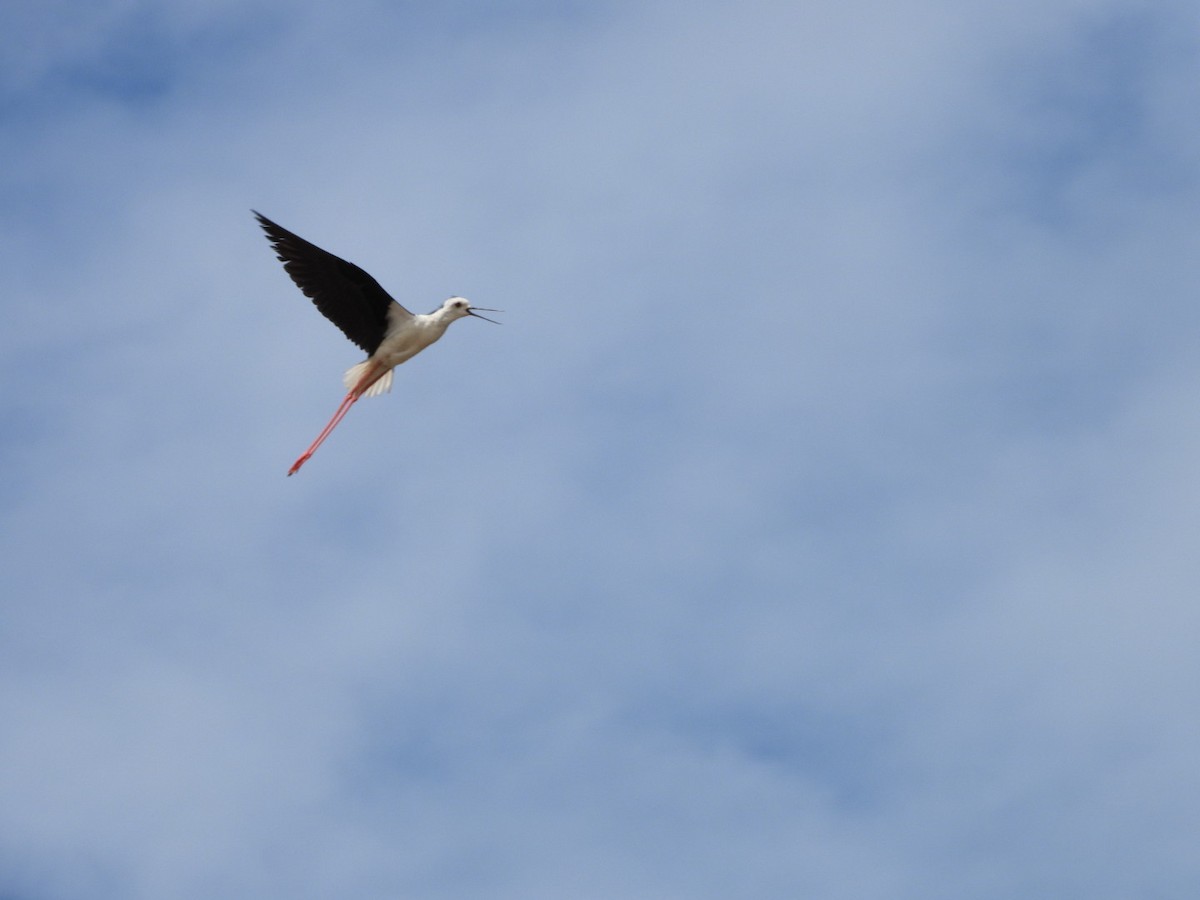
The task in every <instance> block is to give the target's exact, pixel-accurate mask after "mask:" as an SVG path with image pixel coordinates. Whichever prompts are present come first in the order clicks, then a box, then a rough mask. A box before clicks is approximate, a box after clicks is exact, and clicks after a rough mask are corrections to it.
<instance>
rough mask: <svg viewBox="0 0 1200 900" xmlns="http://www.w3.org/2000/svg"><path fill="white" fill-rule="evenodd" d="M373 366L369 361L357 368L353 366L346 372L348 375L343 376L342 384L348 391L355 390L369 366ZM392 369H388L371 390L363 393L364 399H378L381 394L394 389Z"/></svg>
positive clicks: (364, 361)
mask: <svg viewBox="0 0 1200 900" xmlns="http://www.w3.org/2000/svg"><path fill="white" fill-rule="evenodd" d="M370 364H371V361H370V360H369V359H367V360H363V361H362V362H360V363H359V364H358V365H357V366H351V367H350V368H349V369H347V370H346V374H345V375H343V376H342V384H344V385H345V386H346V390H348V391H352V390H354V387H355V385H357V384H358V383H359V381H361V380H362V377H363V375H364V374H365V373H366V371H367V366H369V365H370ZM392 371H393V370H392V369H388V370H387V371H386V372H384V373H383V374H382V375H380V376H379V378H378V380H376V381H375V383H374V384H372V385H371V386H370V387H369V388H367V389H366V390H365V391H363V392H362V396H363V397H378V396H379V395H380V394H386V393H387V392H388V391H390V390H391V389H392Z"/></svg>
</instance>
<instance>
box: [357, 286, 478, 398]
mask: <svg viewBox="0 0 1200 900" xmlns="http://www.w3.org/2000/svg"><path fill="white" fill-rule="evenodd" d="M470 310H471V305H470V303H469V302H468V301H467V299H466V298H465V297H451V298H450V299H449V300H447V301H446V302H445V303H443V304H442V305H441V307H440V308H438V309H436V310H434V311H433V312H431V313H418V314H416V315H414V314H412V313H410V312H408V311H407V310H405V309H404V308H403V307H401V306H398V305H397V306H393V307H392V308H391V309H389V310H388V331H387V336H386V337H385V338H384V339H383V342H382V343H381V344H380V345H379V348H378V349H377V350H376V351H375V352H374V353H372V354H371V356H370V357H369V358H367V359H365V360H363V361H362V362H360V363H359V364H358V365H356V366H351V367H350V368H349V369H347V370H346V374H345V375H343V376H342V384H344V385H345V386H346V390H348V391H355V390H357V391H358V392H359V396H360V397H378V396H379V395H380V394H386V393H387V392H388V391H390V390H391V389H392V370H393V369H395V368H396V366H398V365H400V364H401V363H406V362H408V361H409V360H410V359H412V358H413V357H414V356H416V355H417V354H418V353H420V352H421V351H422V350H424V349H425V348H426V347H428V346H429V345H430V344H432V343H434V342H435V341H437V339H438V338H440V337H441V336H442V335H443V334H445V333H446V329H447V328H449V327H450V323H451V322H453V321H454V320H455V319H461V318H462V317H463V316H469V315H470V314H471V313H470ZM380 369H383V370H384V372H383V374H381V375H380V374H376V373H378V372H379V370H380ZM368 373H369V374H368ZM371 375H374V376H375V379H376V380H375V381H370V382H368V383H367V384H366V386H364V387H360V385H362V383H363V381H364V379H366V378H368V377H370V376H371Z"/></svg>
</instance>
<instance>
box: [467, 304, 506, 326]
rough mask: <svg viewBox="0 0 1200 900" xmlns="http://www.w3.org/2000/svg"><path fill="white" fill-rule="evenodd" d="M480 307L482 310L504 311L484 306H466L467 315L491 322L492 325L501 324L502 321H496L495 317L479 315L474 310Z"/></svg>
mask: <svg viewBox="0 0 1200 900" xmlns="http://www.w3.org/2000/svg"><path fill="white" fill-rule="evenodd" d="M477 309H482V310H483V311H484V312H504V310H502V309H488V308H487V307H486V306H468V307H467V315H468V316H474V317H475V318H477V319H483V321H485V322H491V323H492V324H493V325H503V324H504V323H503V322H497V321H496V320H495V319H489V318H488V317H487V316H481V315H480V314H479V313H477V312H476V311H475V310H477Z"/></svg>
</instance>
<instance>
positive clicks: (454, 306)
mask: <svg viewBox="0 0 1200 900" xmlns="http://www.w3.org/2000/svg"><path fill="white" fill-rule="evenodd" d="M477 310H483V311H484V312H502V310H499V309H488V308H487V307H486V306H472V305H471V303H470V301H469V300H467V298H466V297H451V298H450V299H449V300H447V301H446V302H445V303H443V304H442V308H441V310H440V312H441V313H442V315H443V316H444V317H445V318H446V320H447V321H448V322H453V321H454V320H455V319H461V318H462V317H463V316H474V317H475V318H477V319H483V320H484V321H485V322H491V323H492V324H493V325H499V324H500V323H499V322H497V321H495V320H494V319H489V318H488V317H487V316H481V315H479V313H478V312H477Z"/></svg>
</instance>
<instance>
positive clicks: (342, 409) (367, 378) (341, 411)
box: [288, 367, 387, 477]
mask: <svg viewBox="0 0 1200 900" xmlns="http://www.w3.org/2000/svg"><path fill="white" fill-rule="evenodd" d="M383 371H384V372H386V371H387V370H386V369H384V370H383ZM381 375H383V372H377V371H375V369H374V367H372V368H370V369H368V370H367V371H366V372H365V373H364V374H363V377H362V378H361V379H360V380H359V382H358V384H356V385H355V386H354V388H353V389H352V390H351V391H350V393H348V394H347V395H346V396H345V398H344V399H343V400H342V404H341V406H339V407H338V408H337V412H335V413H334V414H333V418H332V419H330V420H329V424H328V425H326V426H325V427H324V428H323V429H322V430H321V433H320V434H318V435H317V439H316V440H315V441H313V442H312V444H310V445H309V448H308V449H307V450H305V451H304V452H303V453H302V454H300V458H299V459H297V460H296V461H295V462H294V463H292V467H291V468H290V469H288V477H291V476H292V475H295V474H296V473H297V472H299V471H300V467H301V466H302V465H304V464H305V463H306V462H308V459H309V457H310V456H312V455H313V454H314V453H316V452H317V448H318V447H320V446H321V444H323V443H324V442H325V438H327V437H329V435H330V433H332V431H333V429H335V428H337V424H338V422H340V421H342V419H344V418H345V417H346V413H348V412H350V407H352V406H353V405H354V404H355V403H356V402H357V401H358V398H359V397H361V396H362V394H363V391H365V390H366V389H367V388H369V387H370V386H371V385H372V384H374V383H375V382H376V381H377V380H378V379H379V377H380V376H381Z"/></svg>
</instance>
